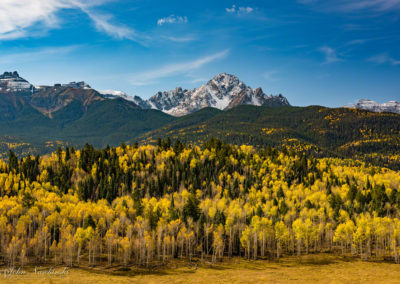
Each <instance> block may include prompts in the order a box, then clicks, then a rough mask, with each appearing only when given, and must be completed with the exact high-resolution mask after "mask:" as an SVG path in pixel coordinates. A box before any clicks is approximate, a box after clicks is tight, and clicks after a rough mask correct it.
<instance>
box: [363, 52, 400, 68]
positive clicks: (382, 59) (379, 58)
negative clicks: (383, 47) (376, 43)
mask: <svg viewBox="0 0 400 284" xmlns="http://www.w3.org/2000/svg"><path fill="white" fill-rule="evenodd" d="M367 61H369V62H373V63H376V64H390V65H393V66H397V65H400V60H398V59H394V58H393V57H391V56H389V55H388V54H387V53H383V54H378V55H376V56H373V57H371V58H368V59H367Z"/></svg>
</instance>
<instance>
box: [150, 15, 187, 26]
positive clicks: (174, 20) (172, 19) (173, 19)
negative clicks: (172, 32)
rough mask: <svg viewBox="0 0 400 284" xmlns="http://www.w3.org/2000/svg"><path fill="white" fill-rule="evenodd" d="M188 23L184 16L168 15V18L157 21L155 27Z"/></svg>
mask: <svg viewBox="0 0 400 284" xmlns="http://www.w3.org/2000/svg"><path fill="white" fill-rule="evenodd" d="M187 22H188V18H187V17H186V16H184V17H181V16H175V15H169V16H168V17H165V18H161V19H158V21H157V25H159V26H162V25H165V24H186V23H187Z"/></svg>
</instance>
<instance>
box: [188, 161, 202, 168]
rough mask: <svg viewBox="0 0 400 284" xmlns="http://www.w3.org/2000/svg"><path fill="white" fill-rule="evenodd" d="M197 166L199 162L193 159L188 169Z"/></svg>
mask: <svg viewBox="0 0 400 284" xmlns="http://www.w3.org/2000/svg"><path fill="white" fill-rule="evenodd" d="M199 164H200V161H199V160H197V159H195V158H193V159H192V160H191V161H190V168H191V169H195V168H196V167H197V166H198V165H199Z"/></svg>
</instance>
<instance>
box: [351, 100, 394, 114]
mask: <svg viewBox="0 0 400 284" xmlns="http://www.w3.org/2000/svg"><path fill="white" fill-rule="evenodd" d="M350 107H353V108H358V109H365V110H369V111H374V112H393V113H398V114H400V102H396V101H389V102H386V103H383V104H380V103H378V102H375V101H372V100H365V99H362V100H359V101H358V102H357V103H356V104H355V105H353V106H350Z"/></svg>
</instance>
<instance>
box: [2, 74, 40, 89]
mask: <svg viewBox="0 0 400 284" xmlns="http://www.w3.org/2000/svg"><path fill="white" fill-rule="evenodd" d="M32 90H33V86H32V85H31V84H30V83H29V82H28V81H26V80H25V79H23V78H21V77H20V76H19V74H18V72H17V71H14V72H4V73H3V75H0V92H1V93H15V92H31V91H32Z"/></svg>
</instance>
